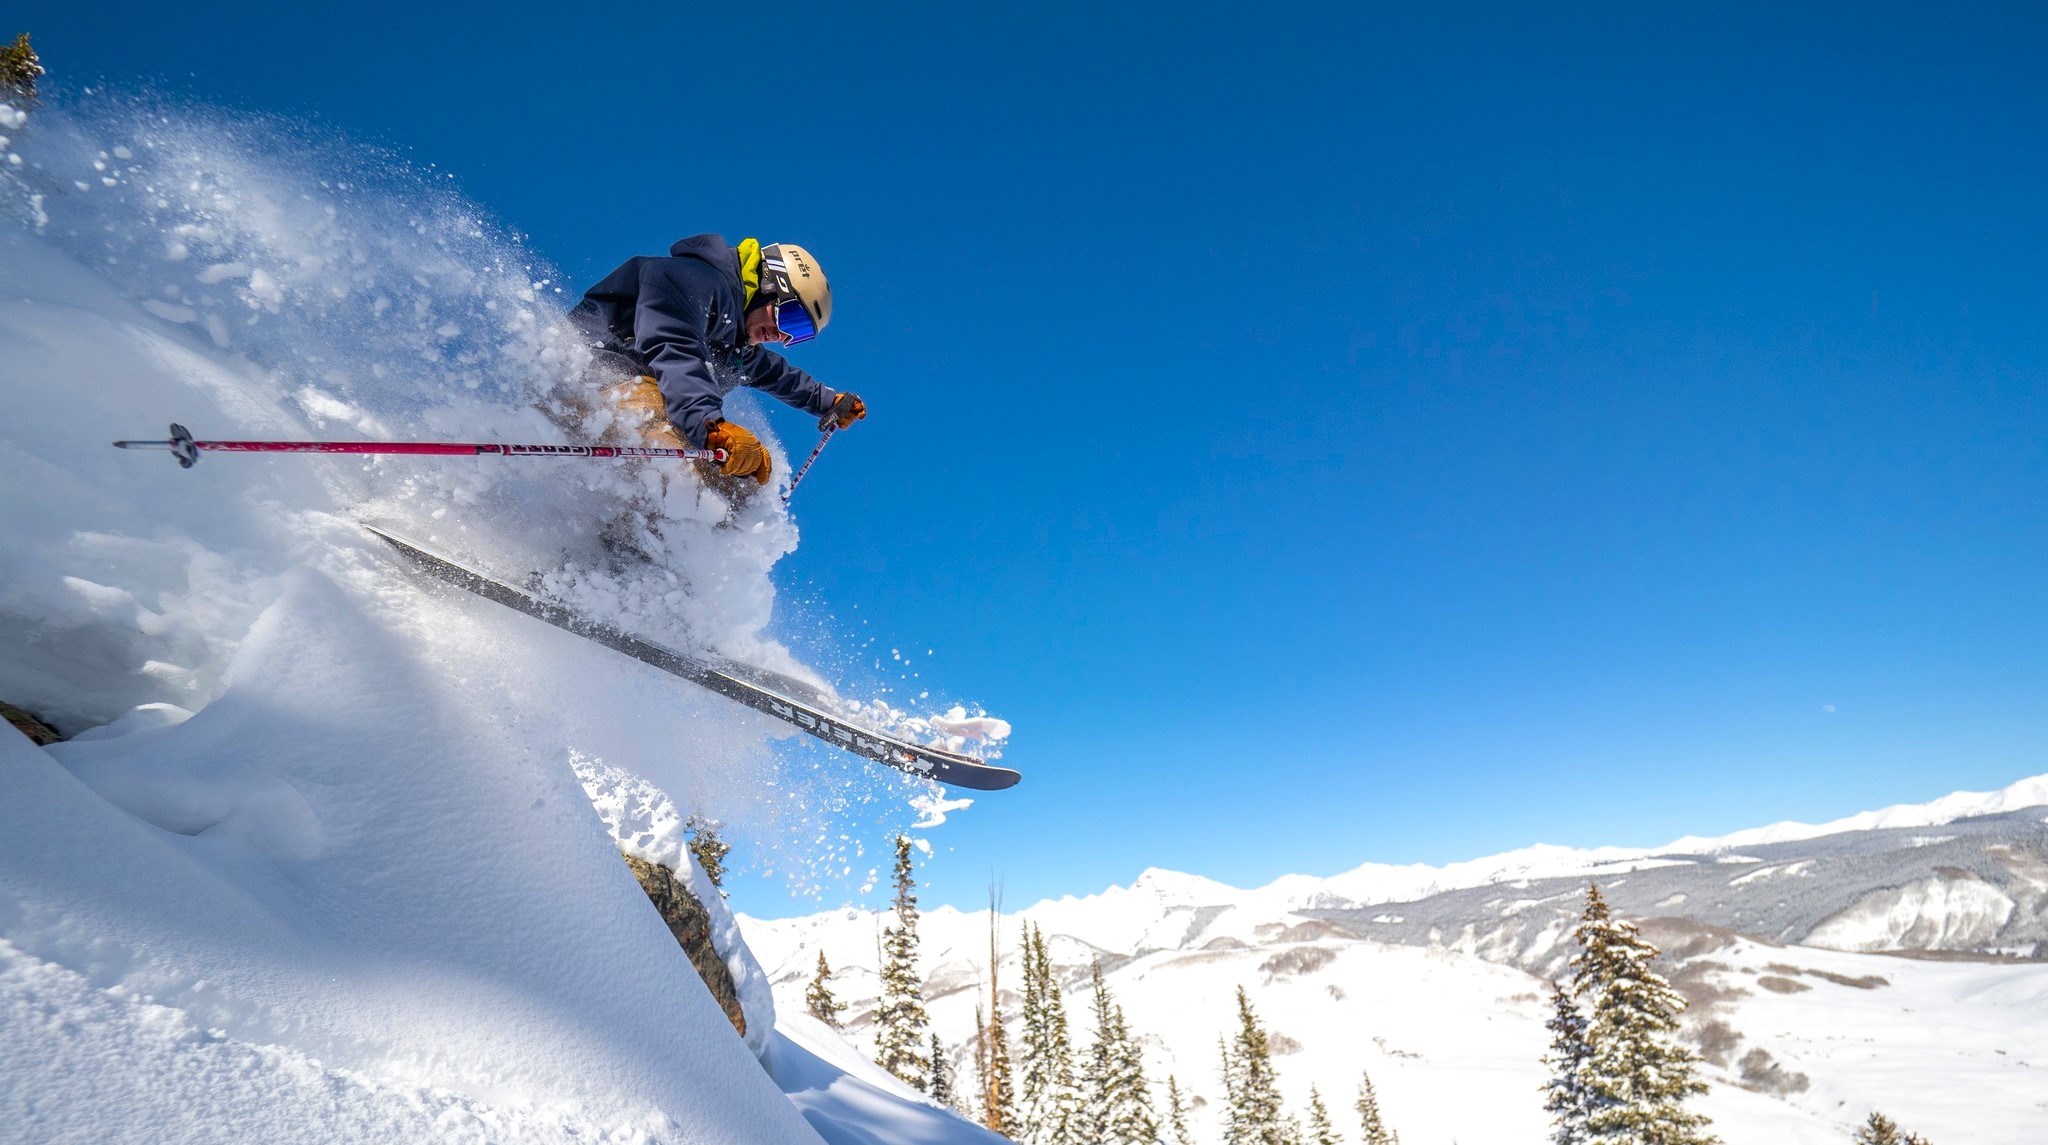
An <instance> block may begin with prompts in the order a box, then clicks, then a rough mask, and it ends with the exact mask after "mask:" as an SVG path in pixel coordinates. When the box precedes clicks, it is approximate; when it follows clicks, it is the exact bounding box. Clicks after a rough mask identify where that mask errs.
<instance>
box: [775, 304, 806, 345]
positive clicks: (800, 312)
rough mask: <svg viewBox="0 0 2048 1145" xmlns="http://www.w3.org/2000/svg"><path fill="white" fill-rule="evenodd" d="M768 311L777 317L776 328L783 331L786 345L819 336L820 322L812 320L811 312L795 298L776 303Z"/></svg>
mask: <svg viewBox="0 0 2048 1145" xmlns="http://www.w3.org/2000/svg"><path fill="white" fill-rule="evenodd" d="M768 313H769V314H770V315H772V316H773V317H774V318H775V328H776V329H777V330H780V331H782V337H783V338H784V342H783V345H785V346H794V345H796V344H797V343H799V342H808V341H810V340H811V339H813V338H815V337H817V336H818V324H817V323H816V322H813V321H811V312H810V311H808V310H805V309H804V304H803V303H802V302H799V301H797V300H796V299H794V298H790V299H785V300H783V301H781V302H778V303H776V304H775V305H774V307H773V308H771V309H770V310H769V312H768Z"/></svg>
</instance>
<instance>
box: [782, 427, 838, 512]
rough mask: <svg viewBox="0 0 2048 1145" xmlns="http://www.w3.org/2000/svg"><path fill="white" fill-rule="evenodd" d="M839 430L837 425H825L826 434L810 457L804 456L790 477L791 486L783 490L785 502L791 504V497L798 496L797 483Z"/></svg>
mask: <svg viewBox="0 0 2048 1145" xmlns="http://www.w3.org/2000/svg"><path fill="white" fill-rule="evenodd" d="M838 432H839V427H838V426H837V425H827V426H826V427H825V435H824V436H823V437H820V438H819V439H818V444H817V445H816V446H815V447H813V448H812V450H811V455H810V456H809V457H806V458H804V463H803V465H802V466H800V467H799V468H798V469H797V471H796V476H794V477H792V478H790V479H789V488H788V489H785V490H783V493H782V503H783V504H785V505H787V504H789V499H790V498H791V497H794V496H796V483H797V482H799V481H802V480H803V479H804V474H806V473H809V472H810V471H811V464H812V463H813V462H815V461H817V460H818V455H819V454H820V453H823V452H825V443H826V442H828V441H831V440H832V435H833V434H835V433H838Z"/></svg>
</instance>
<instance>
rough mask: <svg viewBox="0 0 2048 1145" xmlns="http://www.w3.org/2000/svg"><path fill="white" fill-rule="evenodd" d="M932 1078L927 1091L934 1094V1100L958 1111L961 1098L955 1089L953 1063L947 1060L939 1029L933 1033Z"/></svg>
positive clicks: (926, 1088)
mask: <svg viewBox="0 0 2048 1145" xmlns="http://www.w3.org/2000/svg"><path fill="white" fill-rule="evenodd" d="M930 1056H931V1066H932V1072H931V1078H930V1081H929V1083H928V1084H927V1085H926V1086H925V1092H926V1093H929V1094H931V1095H932V1101H933V1102H935V1103H936V1104H939V1105H943V1106H945V1107H946V1108H947V1109H952V1110H955V1111H957V1110H958V1109H959V1098H958V1096H957V1095H956V1094H955V1093H954V1091H953V1064H952V1063H951V1062H949V1061H947V1060H946V1047H945V1044H944V1043H943V1042H941V1041H939V1033H938V1031H937V1030H933V1031H932V1035H931V1055H930Z"/></svg>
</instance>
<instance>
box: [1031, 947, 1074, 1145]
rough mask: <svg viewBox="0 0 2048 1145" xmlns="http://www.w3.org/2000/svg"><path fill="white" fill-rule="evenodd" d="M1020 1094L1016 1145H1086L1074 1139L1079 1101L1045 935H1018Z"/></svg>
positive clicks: (1062, 1005) (1064, 1014) (1064, 1016)
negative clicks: (1021, 988)
mask: <svg viewBox="0 0 2048 1145" xmlns="http://www.w3.org/2000/svg"><path fill="white" fill-rule="evenodd" d="M1023 1006H1024V1039H1023V1047H1022V1048H1023V1067H1024V1084H1023V1087H1022V1088H1023V1094H1022V1096H1021V1097H1020V1099H1019V1101H1018V1107H1017V1128H1018V1133H1017V1135H1016V1136H1017V1140H1019V1141H1023V1142H1026V1143H1027V1145H1087V1142H1086V1141H1085V1139H1083V1138H1080V1137H1077V1136H1075V1132H1074V1131H1075V1130H1076V1129H1077V1128H1078V1125H1077V1124H1076V1115H1077V1113H1078V1111H1079V1105H1080V1097H1079V1093H1078V1091H1077V1088H1076V1086H1075V1082H1074V1056H1073V1048H1072V1042H1071V1040H1070V1039H1069V1037H1068V1033H1067V1011H1066V1005H1065V1003H1064V1002H1062V1001H1061V998H1060V987H1059V982H1058V980H1057V978H1056V977H1055V976H1054V973H1053V968H1052V957H1051V955H1050V954H1049V953H1048V952H1047V950H1046V945H1045V933H1044V932H1043V931H1041V930H1039V929H1038V928H1037V927H1035V926H1029V927H1027V928H1026V930H1025V932H1024V1002H1023Z"/></svg>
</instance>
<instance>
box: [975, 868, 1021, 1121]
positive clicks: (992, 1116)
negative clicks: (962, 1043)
mask: <svg viewBox="0 0 2048 1145" xmlns="http://www.w3.org/2000/svg"><path fill="white" fill-rule="evenodd" d="M1002 913H1003V912H1002V900H1001V898H1000V897H999V895H998V892H997V890H996V889H995V888H994V887H991V888H990V889H989V901H988V1021H987V1022H985V1023H984V1022H983V1021H982V1020H981V1013H980V1011H979V1009H978V1008H977V1010H976V1012H975V1023H974V1024H975V1027H976V1028H977V1029H979V1030H981V1031H982V1037H981V1042H982V1046H981V1053H980V1055H979V1060H980V1061H981V1063H982V1075H981V1108H982V1124H983V1125H986V1126H988V1128H989V1129H991V1130H993V1131H994V1132H997V1133H1003V1134H1008V1133H1009V1132H1011V1131H1012V1130H1013V1129H1014V1128H1016V1121H1017V1112H1016V1104H1017V1090H1016V1083H1015V1081H1014V1080H1013V1079H1012V1077H1011V1072H1010V1035H1009V1031H1007V1030H1005V1029H1004V1028H1003V993H1002V989H1001V987H1000V984H999V981H998V977H997V971H998V970H999V969H1000V968H1001V967H1002V964H1003V956H1002V950H1001V949H1000V947H999V946H998V944H997V930H996V928H997V922H998V920H999V919H1001V918H1002Z"/></svg>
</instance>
